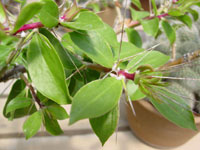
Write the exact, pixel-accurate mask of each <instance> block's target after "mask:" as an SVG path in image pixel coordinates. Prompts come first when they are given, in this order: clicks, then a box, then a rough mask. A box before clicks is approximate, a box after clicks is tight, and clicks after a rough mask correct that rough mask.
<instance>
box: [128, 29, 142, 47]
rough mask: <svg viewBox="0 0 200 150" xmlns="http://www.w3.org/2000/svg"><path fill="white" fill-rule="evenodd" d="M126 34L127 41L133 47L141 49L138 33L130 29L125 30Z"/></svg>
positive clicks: (140, 39)
mask: <svg viewBox="0 0 200 150" xmlns="http://www.w3.org/2000/svg"><path fill="white" fill-rule="evenodd" d="M125 30H126V33H127V36H128V41H129V42H131V43H132V44H134V45H135V46H137V47H139V48H141V47H142V38H141V37H140V35H139V33H138V32H137V31H136V30H135V29H132V28H126V29H125Z"/></svg>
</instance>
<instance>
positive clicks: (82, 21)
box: [61, 11, 104, 30]
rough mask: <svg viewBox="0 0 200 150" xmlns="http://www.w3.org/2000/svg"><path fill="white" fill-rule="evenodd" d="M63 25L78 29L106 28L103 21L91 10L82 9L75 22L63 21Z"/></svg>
mask: <svg viewBox="0 0 200 150" xmlns="http://www.w3.org/2000/svg"><path fill="white" fill-rule="evenodd" d="M61 25H63V26H65V27H67V28H72V29H76V30H95V29H98V28H104V23H103V21H102V20H101V19H100V18H99V17H98V16H97V15H96V14H94V13H93V12H90V11H82V12H80V13H79V14H78V16H77V17H76V18H75V20H74V21H73V22H61Z"/></svg>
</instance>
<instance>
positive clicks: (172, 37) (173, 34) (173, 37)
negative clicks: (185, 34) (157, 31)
mask: <svg viewBox="0 0 200 150" xmlns="http://www.w3.org/2000/svg"><path fill="white" fill-rule="evenodd" d="M161 24H162V27H163V29H164V32H165V35H166V36H167V38H168V39H169V41H170V44H171V45H172V44H173V43H174V42H175V41H176V32H175V30H174V29H173V28H172V27H171V25H170V24H169V23H168V22H167V21H164V20H163V21H162V23H161Z"/></svg>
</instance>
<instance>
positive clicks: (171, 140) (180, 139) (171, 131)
mask: <svg viewBox="0 0 200 150" xmlns="http://www.w3.org/2000/svg"><path fill="white" fill-rule="evenodd" d="M132 104H133V107H134V109H135V112H136V116H135V115H134V114H133V112H132V109H131V107H130V105H127V106H126V107H127V109H126V110H127V119H128V122H129V126H130V128H131V130H132V131H133V133H134V134H135V135H136V136H137V137H138V138H139V139H140V140H142V141H143V142H145V143H146V144H148V145H151V146H153V147H157V148H172V147H177V146H180V145H182V144H184V143H186V142H187V141H188V140H190V139H191V138H192V137H194V136H195V135H196V134H197V133H198V132H199V131H200V117H199V116H195V123H196V126H197V128H198V131H193V130H190V129H185V128H181V127H179V126H177V125H175V124H174V123H172V122H170V121H169V120H167V119H166V118H164V117H163V116H162V115H161V114H160V113H159V112H158V111H157V110H156V109H155V108H154V107H153V105H152V104H150V103H149V102H148V101H145V100H139V101H133V102H132Z"/></svg>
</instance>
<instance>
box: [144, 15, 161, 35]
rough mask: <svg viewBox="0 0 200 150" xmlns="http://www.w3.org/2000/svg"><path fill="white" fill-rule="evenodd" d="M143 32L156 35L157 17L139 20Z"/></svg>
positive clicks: (157, 27)
mask: <svg viewBox="0 0 200 150" xmlns="http://www.w3.org/2000/svg"><path fill="white" fill-rule="evenodd" d="M141 23H142V26H143V29H144V32H146V33H147V34H148V35H151V36H154V37H155V36H156V35H157V33H158V29H159V19H158V18H154V19H150V20H143V21H141Z"/></svg>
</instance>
